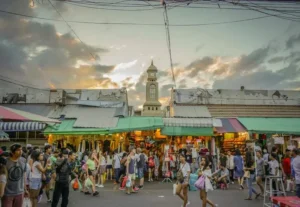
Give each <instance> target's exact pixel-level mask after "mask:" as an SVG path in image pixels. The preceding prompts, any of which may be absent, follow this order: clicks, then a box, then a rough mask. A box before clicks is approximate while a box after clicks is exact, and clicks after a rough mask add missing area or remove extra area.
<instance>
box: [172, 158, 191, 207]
mask: <svg viewBox="0 0 300 207" xmlns="http://www.w3.org/2000/svg"><path fill="white" fill-rule="evenodd" d="M179 160H180V166H179V171H178V173H179V172H181V173H182V176H183V178H182V179H179V180H177V188H176V195H178V196H179V198H181V199H182V200H183V207H186V206H187V205H189V204H190V202H189V201H188V185H189V181H190V173H191V169H190V165H189V163H187V162H186V161H185V156H184V155H183V154H180V155H179ZM177 179H178V177H177Z"/></svg>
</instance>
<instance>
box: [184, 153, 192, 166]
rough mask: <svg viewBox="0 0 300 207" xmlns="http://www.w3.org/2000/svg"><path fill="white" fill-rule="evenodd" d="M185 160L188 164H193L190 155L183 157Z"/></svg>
mask: <svg viewBox="0 0 300 207" xmlns="http://www.w3.org/2000/svg"><path fill="white" fill-rule="evenodd" d="M185 160H186V161H187V162H188V163H190V164H191V163H192V162H193V158H192V155H186V156H185Z"/></svg>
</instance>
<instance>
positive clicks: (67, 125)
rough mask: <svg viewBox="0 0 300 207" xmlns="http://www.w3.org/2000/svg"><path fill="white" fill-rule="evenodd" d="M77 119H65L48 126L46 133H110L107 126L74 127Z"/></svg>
mask: <svg viewBox="0 0 300 207" xmlns="http://www.w3.org/2000/svg"><path fill="white" fill-rule="evenodd" d="M75 122H76V119H65V120H63V121H62V122H61V123H60V124H57V125H54V126H48V127H47V128H46V129H45V131H44V134H71V135H83V134H95V135H96V134H108V133H109V130H108V129H105V128H79V127H74V124H75Z"/></svg>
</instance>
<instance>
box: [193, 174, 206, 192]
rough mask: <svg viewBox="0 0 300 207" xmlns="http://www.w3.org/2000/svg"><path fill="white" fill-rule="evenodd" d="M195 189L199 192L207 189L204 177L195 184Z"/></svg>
mask: <svg viewBox="0 0 300 207" xmlns="http://www.w3.org/2000/svg"><path fill="white" fill-rule="evenodd" d="M195 187H196V188H198V189H199V190H203V189H205V177H204V176H203V175H202V176H201V177H200V178H199V179H198V180H197V181H196V182H195Z"/></svg>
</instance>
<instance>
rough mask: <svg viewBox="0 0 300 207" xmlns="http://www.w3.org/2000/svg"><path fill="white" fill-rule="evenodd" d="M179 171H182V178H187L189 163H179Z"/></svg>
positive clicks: (189, 169)
mask: <svg viewBox="0 0 300 207" xmlns="http://www.w3.org/2000/svg"><path fill="white" fill-rule="evenodd" d="M180 170H181V171H182V174H183V177H187V176H188V172H191V168H190V165H189V163H187V162H186V163H185V164H182V163H180Z"/></svg>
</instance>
